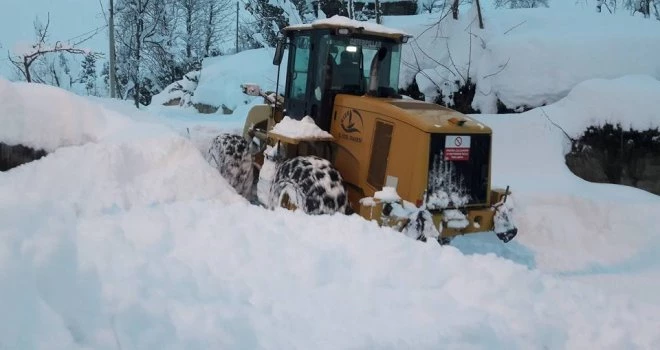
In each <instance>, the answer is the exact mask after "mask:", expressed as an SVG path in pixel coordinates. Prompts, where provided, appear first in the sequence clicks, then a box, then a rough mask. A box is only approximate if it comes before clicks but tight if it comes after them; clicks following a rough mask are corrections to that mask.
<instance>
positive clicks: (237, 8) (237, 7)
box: [236, 1, 239, 53]
mask: <svg viewBox="0 0 660 350" xmlns="http://www.w3.org/2000/svg"><path fill="white" fill-rule="evenodd" d="M238 11H239V6H238V1H236V53H238Z"/></svg>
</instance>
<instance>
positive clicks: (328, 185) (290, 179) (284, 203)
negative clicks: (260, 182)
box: [269, 156, 350, 215]
mask: <svg viewBox="0 0 660 350" xmlns="http://www.w3.org/2000/svg"><path fill="white" fill-rule="evenodd" d="M269 197H270V206H271V208H276V207H284V208H287V209H301V210H303V211H304V212H305V213H307V214H311V215H322V214H334V213H342V214H349V213H350V205H349V203H348V198H347V196H346V189H345V188H344V185H343V183H342V178H341V175H340V174H339V172H338V171H337V170H336V169H335V168H334V167H333V166H332V164H330V162H329V161H327V160H326V159H322V158H319V157H315V156H308V157H295V158H292V159H288V160H286V161H284V162H282V163H281V164H280V165H279V166H278V168H277V172H276V173H275V177H274V179H273V183H272V185H271V191H270V196H269Z"/></svg>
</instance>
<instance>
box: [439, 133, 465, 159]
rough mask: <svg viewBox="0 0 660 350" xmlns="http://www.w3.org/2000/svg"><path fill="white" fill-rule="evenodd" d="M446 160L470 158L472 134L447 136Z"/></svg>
mask: <svg viewBox="0 0 660 350" xmlns="http://www.w3.org/2000/svg"><path fill="white" fill-rule="evenodd" d="M445 160H451V161H467V160H470V136H449V135H448V136H447V137H446V138H445Z"/></svg>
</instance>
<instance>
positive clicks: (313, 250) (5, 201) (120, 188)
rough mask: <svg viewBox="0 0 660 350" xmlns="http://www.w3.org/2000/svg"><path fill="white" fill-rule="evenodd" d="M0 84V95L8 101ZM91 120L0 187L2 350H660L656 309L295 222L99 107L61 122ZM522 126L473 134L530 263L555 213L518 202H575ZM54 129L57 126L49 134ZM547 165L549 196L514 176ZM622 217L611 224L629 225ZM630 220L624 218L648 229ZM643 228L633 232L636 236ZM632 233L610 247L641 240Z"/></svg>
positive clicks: (305, 220) (543, 129)
mask: <svg viewBox="0 0 660 350" xmlns="http://www.w3.org/2000/svg"><path fill="white" fill-rule="evenodd" d="M8 86H9V88H8V89H5V90H3V92H2V95H1V96H3V97H4V96H6V95H5V94H6V93H7V91H14V90H17V89H14V88H13V87H12V85H8ZM25 89H26V90H25V91H24V92H21V93H17V92H16V91H14V93H17V94H18V95H20V96H22V97H24V101H25V100H29V98H31V97H32V96H31V94H32V90H31V89H30V88H29V87H25ZM39 89H40V88H39V87H35V88H34V93H35V94H38V93H39ZM9 93H12V92H9ZM23 93H24V94H23ZM60 97H62V100H64V98H71V96H70V95H68V94H63V95H61V96H60ZM70 101H71V105H70V106H71V107H76V108H75V110H76V111H82V112H84V111H85V108H84V107H83V105H84V104H82V103H81V104H80V105H78V104H77V102H76V101H75V99H71V100H70ZM90 106H92V105H90ZM14 109H15V110H17V111H23V113H15V114H14V115H13V117H12V118H13V119H17V120H18V121H19V122H21V123H24V124H26V125H27V124H28V123H27V122H28V121H30V120H39V119H38V118H40V116H39V115H40V114H41V112H42V111H39V110H30V109H29V108H28V107H27V106H26V105H25V104H17V105H14ZM99 111H100V112H101V113H102V115H103V116H104V118H106V119H107V120H106V123H105V125H106V128H103V127H99V128H98V129H94V131H93V132H90V135H92V136H91V139H93V140H95V141H90V142H87V143H85V144H82V145H71V146H69V147H63V148H59V149H56V150H55V151H54V152H53V153H51V154H50V155H49V156H47V157H45V158H43V159H41V160H38V161H35V162H32V163H29V164H26V165H24V166H21V167H19V168H16V169H12V170H10V171H9V172H6V173H0V284H2V285H3V286H5V288H2V289H0V309H1V310H6V311H7V312H4V313H2V315H0V339H2V344H3V345H5V346H6V347H9V348H37V349H39V348H69V349H73V348H80V349H117V348H131V349H133V348H134V349H153V348H162V349H181V348H186V349H208V348H251V349H278V348H290V349H308V348H312V347H314V348H320V349H335V348H416V349H425V348H429V349H430V348H434V349H435V348H438V347H443V348H444V347H448V348H488V349H493V348H507V349H509V348H544V347H545V348H576V349H578V348H593V347H597V348H600V349H620V348H648V349H651V348H657V347H659V346H660V335H658V334H657V329H658V327H659V326H660V316H658V315H660V312H659V311H660V306H659V305H653V304H648V305H647V304H644V303H641V302H639V301H634V300H631V298H630V297H628V296H620V297H619V296H611V295H608V294H606V293H605V292H603V291H602V290H599V289H597V288H595V287H589V286H587V285H584V284H582V283H576V282H571V281H566V280H565V278H562V277H556V276H551V275H548V274H545V273H543V272H540V271H538V270H530V269H529V268H527V267H526V266H524V265H520V264H517V263H515V262H513V261H511V260H507V259H504V258H501V257H497V256H496V255H494V254H469V255H465V254H463V253H462V252H460V251H459V250H458V249H456V248H455V247H451V246H446V247H441V246H439V245H436V244H424V243H421V242H417V241H414V240H411V239H409V238H407V237H404V236H403V235H401V234H400V233H397V232H394V231H392V230H389V229H385V228H379V227H377V225H376V224H375V223H373V222H367V221H365V220H363V219H362V218H360V217H357V216H356V215H353V216H344V215H335V216H315V217H312V216H305V215H303V214H302V213H299V212H287V211H283V210H277V211H267V210H264V209H262V208H259V207H255V206H252V205H249V204H247V203H246V202H245V201H244V200H242V199H241V198H239V197H238V196H237V195H236V193H235V192H234V191H233V190H231V188H230V186H229V185H228V184H227V183H226V182H225V181H224V180H223V179H222V178H221V177H220V176H219V175H217V174H216V173H215V171H214V170H213V169H212V168H211V167H210V166H209V165H208V164H207V163H205V162H204V160H203V158H202V157H201V155H200V154H199V151H198V150H197V149H195V147H193V146H192V144H191V143H190V142H189V141H188V140H187V139H185V138H183V137H181V136H179V135H177V134H176V133H174V132H172V131H171V130H170V129H169V128H167V127H162V126H158V125H155V124H151V123H146V122H135V121H134V120H132V119H133V118H131V117H127V116H122V115H119V114H116V113H108V112H106V111H104V109H103V108H101V107H97V108H95V109H91V110H89V113H82V112H80V113H77V114H76V116H77V117H76V118H79V119H80V122H81V123H85V122H87V121H88V120H95V118H97V115H96V112H99ZM532 116H533V115H527V116H524V115H523V116H510V117H505V118H501V119H495V118H492V117H490V118H489V117H487V116H483V119H484V120H488V124H491V125H493V124H494V125H495V128H496V129H495V130H496V133H495V135H496V136H495V139H494V141H495V145H494V151H495V152H496V153H495V157H496V159H495V162H494V165H495V167H494V168H493V171H494V173H495V176H496V179H497V182H499V183H503V182H504V181H508V183H511V184H512V185H513V188H514V192H515V193H516V195H515V197H516V204H517V205H518V206H519V208H520V211H519V213H518V215H521V216H522V224H521V228H522V230H521V234H520V235H519V236H520V238H521V241H522V242H529V244H530V245H531V246H532V247H534V248H537V249H539V250H540V249H541V245H540V243H542V239H543V237H556V235H557V234H560V233H561V232H563V231H562V229H564V227H563V226H557V225H552V224H548V225H544V226H543V227H544V228H545V230H546V231H541V230H539V227H537V226H535V224H538V223H542V222H543V220H550V219H551V218H552V217H554V216H553V215H554V214H555V212H553V211H552V210H556V209H557V208H561V205H563V204H565V203H566V202H560V201H555V200H554V198H555V197H553V196H552V195H547V194H546V195H545V197H543V198H546V201H545V202H543V201H540V200H539V199H542V198H540V197H541V192H542V191H536V190H535V189H538V188H539V187H542V188H543V189H544V190H547V191H550V192H552V191H554V190H555V189H556V188H555V187H554V186H559V187H562V186H564V184H573V186H572V187H570V188H566V189H565V190H566V191H565V192H559V194H560V195H563V196H565V197H563V198H571V197H567V196H568V195H566V193H569V191H578V187H577V185H576V184H577V183H578V182H579V181H578V180H576V179H575V178H574V177H570V176H569V174H567V172H566V170H565V168H562V167H561V165H560V164H558V163H557V162H558V161H559V159H560V158H561V136H560V135H559V134H558V133H557V132H555V131H554V130H555V129H553V128H552V127H549V126H548V124H546V120H545V119H541V117H538V118H532ZM496 117H497V116H496ZM15 122H16V120H15ZM120 123H121V124H122V127H120V128H116V129H113V126H114V125H118V124H120ZM23 130H24V131H23ZM30 130H32V131H33V132H34V133H35V134H36V135H33V134H32V133H31V132H30ZM60 130H63V132H66V131H67V130H68V129H67V128H62V129H57V128H55V129H54V132H58V131H60ZM507 130H508V131H509V134H507V133H506V132H507ZM521 130H524V132H521ZM19 131H20V132H19V133H17V134H12V135H9V136H11V137H12V138H13V140H16V141H17V142H26V141H27V140H40V139H41V138H42V135H39V134H40V133H41V131H40V129H38V128H25V129H20V130H19ZM5 135H6V134H5ZM515 136H519V137H520V136H523V138H522V139H521V138H518V139H516V137H515ZM53 139H55V140H61V139H63V138H61V137H57V138H55V136H53ZM516 142H527V143H523V144H525V145H526V146H527V147H519V146H517V145H518V143H516ZM60 143H61V142H60ZM52 144H58V142H53V143H52ZM510 152H514V153H513V155H514V156H509V155H510ZM525 152H528V153H525ZM539 152H540V153H539ZM551 155H553V156H552V157H550V156H551ZM546 156H547V157H546ZM533 160H535V162H534V163H532V161H533ZM540 166H544V167H547V168H540ZM551 168H554V169H555V170H556V172H555V174H560V175H562V176H561V177H560V178H559V180H558V182H559V184H558V185H556V182H555V180H554V179H553V177H552V175H553V174H547V175H546V177H540V178H535V177H533V176H531V175H532V171H533V170H531V169H536V171H543V169H551ZM516 172H518V173H517V174H516ZM514 175H515V176H514ZM525 181H526V182H525ZM562 181H563V182H562ZM532 183H534V184H532ZM539 183H541V184H544V185H543V186H538V184H539ZM592 188H594V189H597V190H598V192H599V193H615V194H621V196H619V197H620V198H628V202H626V203H625V204H626V205H630V204H631V203H635V202H638V201H640V202H641V203H643V202H644V201H646V202H652V201H653V200H652V199H649V198H646V197H644V196H641V195H640V194H639V192H635V191H624V190H620V189H618V187H617V190H614V188H615V187H614V186H611V187H603V186H600V187H596V185H594V187H592ZM604 189H606V191H604ZM534 196H536V197H537V198H534ZM592 198H598V197H595V196H594V197H592ZM602 198H608V199H612V198H615V197H614V196H611V195H608V194H602ZM533 199H534V201H532V200H533ZM656 202H657V200H656ZM654 203H655V202H654ZM544 204H547V205H550V208H549V209H550V210H548V208H544V207H543V205H544ZM568 204H570V202H568ZM535 205H536V206H535ZM649 208H650V207H649ZM569 209H573V210H575V209H580V212H586V211H588V210H589V209H590V207H586V208H581V207H579V206H573V207H570V208H567V209H566V212H562V213H561V214H563V215H564V216H565V217H566V218H567V222H569V221H570V220H574V218H575V216H576V215H578V213H576V212H574V211H573V212H571V211H570V210H569ZM618 209H620V208H617V210H618ZM606 214H611V213H610V212H607V213H603V214H601V213H600V212H596V213H595V214H594V215H606ZM630 214H632V213H631V212H630V211H629V212H621V213H619V214H617V215H616V216H615V217H616V218H617V220H620V223H621V224H622V225H623V224H630V221H626V220H628V219H627V218H626V217H627V215H630ZM635 215H636V216H635ZM635 215H633V216H632V217H631V218H630V220H637V219H639V218H640V217H642V216H643V215H647V216H646V217H647V218H650V217H651V216H650V214H649V213H646V214H643V213H637V214H635ZM644 223H645V222H641V223H640V224H639V226H635V227H633V230H639V231H640V232H638V233H639V234H638V235H639V236H641V235H642V234H641V232H642V231H641V230H644V227H643V224H644ZM587 228H588V227H587ZM612 229H620V227H618V226H616V227H613V228H612ZM608 232H609V231H608ZM643 232H646V233H648V232H649V231H648V229H646V230H645V231H643ZM581 234H582V236H586V235H591V237H592V239H593V238H594V237H596V236H597V235H596V233H595V231H587V232H586V233H583V232H581ZM552 235H555V236H552ZM635 236H636V235H635V234H630V235H629V236H628V237H627V239H629V241H627V242H629V244H631V245H632V243H640V244H642V243H646V242H647V241H639V240H638V241H635V240H634V239H633V238H634V237H635ZM631 242H632V243H631ZM597 243H598V242H597ZM535 244H536V245H535ZM508 247H509V248H508V249H516V245H511V246H508ZM518 247H520V246H519V245H518ZM617 247H618V248H619V249H620V247H621V245H620V244H618V245H617ZM599 248H603V246H601V245H599V244H595V245H592V246H590V247H589V249H599ZM462 249H466V248H465V247H464V248H462ZM614 249H616V247H613V248H612V250H611V251H613V250H614ZM568 252H570V253H575V255H576V256H579V255H580V253H581V252H580V251H572V250H569V251H568ZM608 252H609V251H608ZM557 254H558V253H557ZM564 254H567V251H566V250H564ZM556 256H560V255H556ZM542 257H543V256H542ZM561 257H562V258H566V257H567V256H565V255H564V256H561ZM541 260H542V259H541ZM544 266H545V265H544Z"/></svg>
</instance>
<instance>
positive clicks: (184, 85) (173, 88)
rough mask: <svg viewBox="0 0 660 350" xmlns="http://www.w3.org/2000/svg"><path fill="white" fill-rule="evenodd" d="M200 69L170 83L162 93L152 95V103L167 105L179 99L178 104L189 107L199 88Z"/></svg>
mask: <svg viewBox="0 0 660 350" xmlns="http://www.w3.org/2000/svg"><path fill="white" fill-rule="evenodd" d="M197 79H199V71H193V72H190V73H187V74H185V75H184V76H183V79H181V80H179V81H175V82H174V83H172V84H170V85H168V86H167V87H165V89H163V91H161V92H160V93H158V94H156V95H153V96H152V97H151V104H152V105H165V104H168V103H172V102H173V101H175V100H179V103H177V105H178V106H183V107H187V106H190V105H192V101H191V98H192V96H193V95H194V93H195V90H196V89H197Z"/></svg>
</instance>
